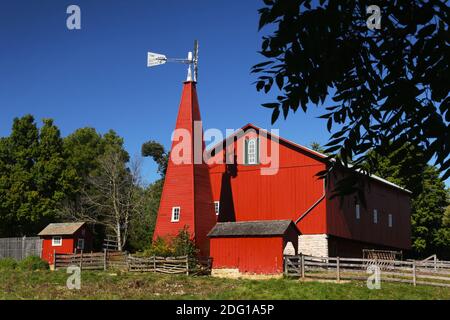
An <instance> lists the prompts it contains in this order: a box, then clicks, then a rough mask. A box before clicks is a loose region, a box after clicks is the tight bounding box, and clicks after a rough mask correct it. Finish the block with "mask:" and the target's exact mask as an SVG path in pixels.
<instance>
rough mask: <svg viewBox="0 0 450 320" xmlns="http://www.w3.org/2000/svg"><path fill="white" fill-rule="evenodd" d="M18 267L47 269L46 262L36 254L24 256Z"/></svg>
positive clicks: (22, 268) (23, 268)
mask: <svg viewBox="0 0 450 320" xmlns="http://www.w3.org/2000/svg"><path fill="white" fill-rule="evenodd" d="M18 268H19V269H21V270H30V271H31V270H47V269H48V268H49V266H48V262H47V261H44V260H42V259H41V258H39V257H36V256H30V257H26V258H25V259H23V260H22V261H20V262H19V263H18Z"/></svg>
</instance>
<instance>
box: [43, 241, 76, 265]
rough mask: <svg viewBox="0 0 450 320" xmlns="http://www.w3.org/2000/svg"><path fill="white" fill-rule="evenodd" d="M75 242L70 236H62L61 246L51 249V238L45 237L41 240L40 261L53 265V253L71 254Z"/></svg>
mask: <svg viewBox="0 0 450 320" xmlns="http://www.w3.org/2000/svg"><path fill="white" fill-rule="evenodd" d="M74 249H75V242H74V239H73V237H72V236H62V245H61V246H57V247H53V246H52V237H51V236H45V237H43V240H42V259H44V260H46V261H47V262H48V263H49V264H53V253H54V252H56V253H73V251H74Z"/></svg>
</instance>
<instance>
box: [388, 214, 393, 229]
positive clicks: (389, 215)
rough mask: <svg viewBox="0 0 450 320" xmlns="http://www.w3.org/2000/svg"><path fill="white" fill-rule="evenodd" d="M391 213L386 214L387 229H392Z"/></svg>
mask: <svg viewBox="0 0 450 320" xmlns="http://www.w3.org/2000/svg"><path fill="white" fill-rule="evenodd" d="M392 222H393V221H392V213H389V214H388V226H389V228H392Z"/></svg>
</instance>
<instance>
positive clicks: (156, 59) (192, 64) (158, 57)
mask: <svg viewBox="0 0 450 320" xmlns="http://www.w3.org/2000/svg"><path fill="white" fill-rule="evenodd" d="M166 62H178V63H183V64H187V65H188V76H187V81H194V82H197V75H198V41H197V40H195V41H194V54H192V52H191V51H189V52H188V56H187V59H180V58H168V57H167V56H166V55H164V54H160V53H154V52H148V53H147V67H155V66H159V65H161V64H165V63H166ZM192 68H193V69H194V77H193V78H192Z"/></svg>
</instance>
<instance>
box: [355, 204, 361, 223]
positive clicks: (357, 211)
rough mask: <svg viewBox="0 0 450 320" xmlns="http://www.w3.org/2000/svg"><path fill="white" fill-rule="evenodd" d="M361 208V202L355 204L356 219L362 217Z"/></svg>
mask: <svg viewBox="0 0 450 320" xmlns="http://www.w3.org/2000/svg"><path fill="white" fill-rule="evenodd" d="M360 210H361V209H360V207H359V204H357V205H356V206H355V215H356V219H357V220H359V219H360V218H361V211H360Z"/></svg>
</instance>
